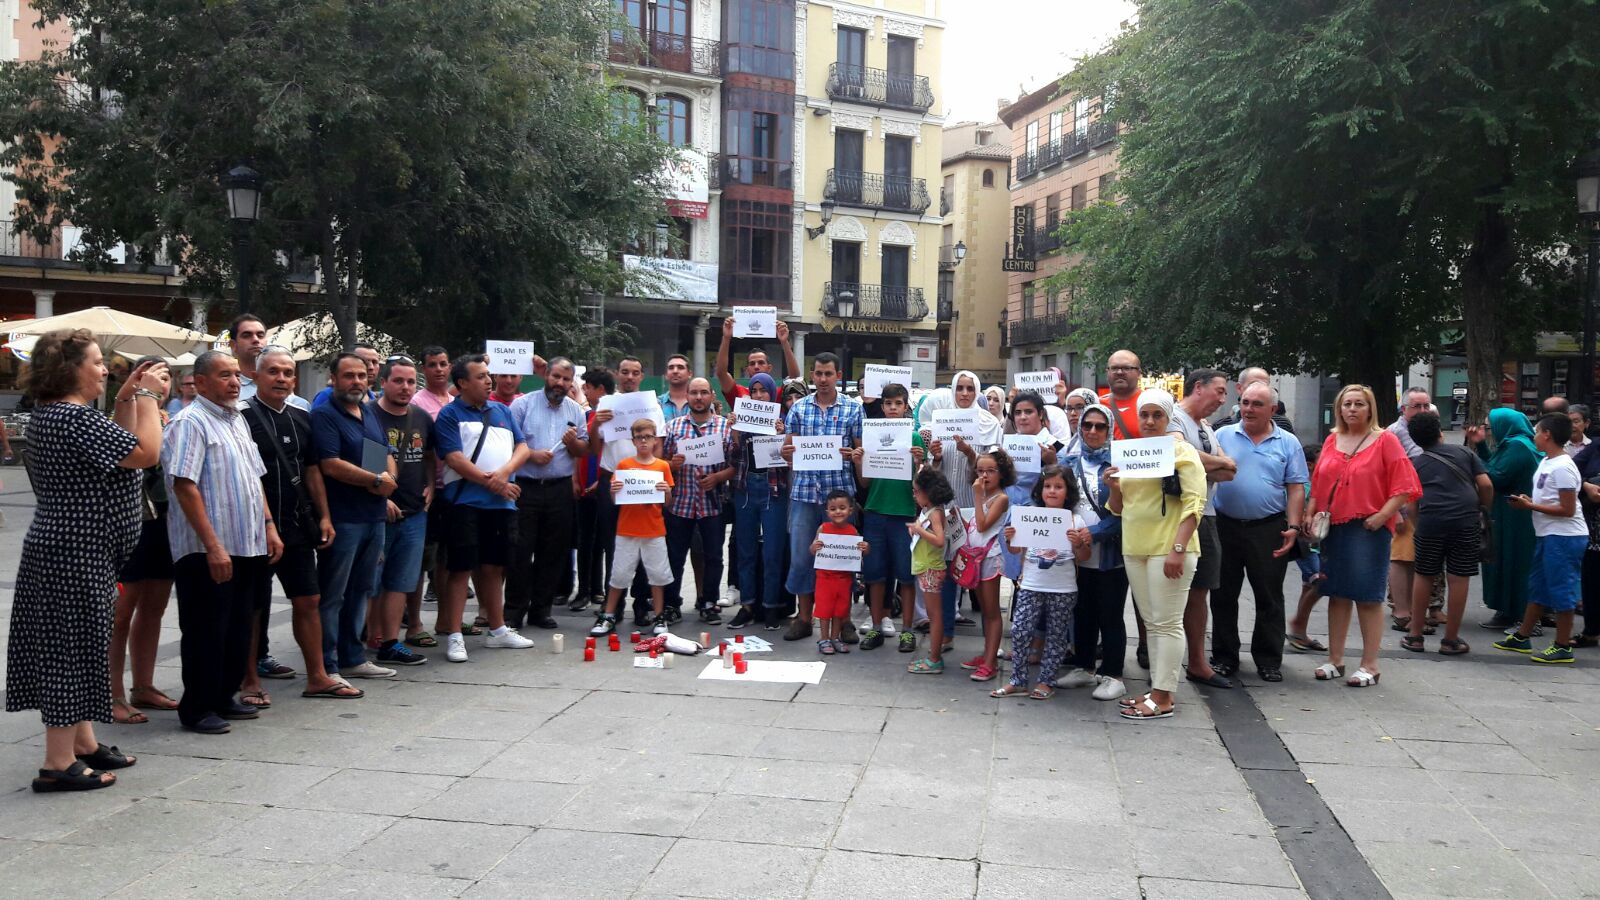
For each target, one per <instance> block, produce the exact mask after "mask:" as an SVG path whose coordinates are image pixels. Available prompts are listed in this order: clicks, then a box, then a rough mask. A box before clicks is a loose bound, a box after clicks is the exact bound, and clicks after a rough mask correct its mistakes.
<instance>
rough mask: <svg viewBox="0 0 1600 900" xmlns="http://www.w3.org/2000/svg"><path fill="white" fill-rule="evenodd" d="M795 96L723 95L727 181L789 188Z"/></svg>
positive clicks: (735, 91) (749, 91)
mask: <svg viewBox="0 0 1600 900" xmlns="http://www.w3.org/2000/svg"><path fill="white" fill-rule="evenodd" d="M793 116H794V95H793V94H787V93H781V92H777V91H762V90H756V89H753V88H729V89H727V90H725V91H724V93H723V120H722V152H723V156H724V164H725V166H726V169H725V171H726V173H727V176H728V180H729V181H730V182H732V183H737V184H751V185H765V186H768V187H777V188H789V187H791V185H792V182H791V162H792V160H793V156H794V140H793V137H792V130H793V127H794V119H793Z"/></svg>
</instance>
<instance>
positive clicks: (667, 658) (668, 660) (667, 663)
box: [661, 650, 678, 669]
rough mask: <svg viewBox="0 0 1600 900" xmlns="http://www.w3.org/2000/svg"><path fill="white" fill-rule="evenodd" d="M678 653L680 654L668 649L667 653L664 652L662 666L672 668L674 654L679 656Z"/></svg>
mask: <svg viewBox="0 0 1600 900" xmlns="http://www.w3.org/2000/svg"><path fill="white" fill-rule="evenodd" d="M677 655H678V654H676V653H673V652H672V651H671V650H668V651H667V652H666V653H664V654H662V656H661V668H663V669H670V668H672V658H673V657H674V656H677Z"/></svg>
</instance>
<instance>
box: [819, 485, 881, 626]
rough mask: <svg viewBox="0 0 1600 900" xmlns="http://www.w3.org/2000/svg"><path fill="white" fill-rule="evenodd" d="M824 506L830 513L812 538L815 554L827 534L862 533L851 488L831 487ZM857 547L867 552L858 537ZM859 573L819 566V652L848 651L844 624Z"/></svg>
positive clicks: (820, 547) (857, 534)
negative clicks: (853, 521)
mask: <svg viewBox="0 0 1600 900" xmlns="http://www.w3.org/2000/svg"><path fill="white" fill-rule="evenodd" d="M823 508H824V509H825V510H826V511H827V513H828V521H826V522H823V523H822V527H820V528H818V529H817V534H818V535H819V537H818V538H817V539H816V540H814V541H812V542H811V555H812V556H816V555H817V553H818V551H820V550H821V549H822V538H821V537H820V535H824V534H844V535H851V536H853V537H859V536H860V535H861V532H859V531H856V527H855V526H854V525H852V524H850V520H851V519H852V518H853V517H854V516H855V514H856V501H855V498H854V497H852V496H850V494H849V492H848V491H831V492H829V494H828V496H827V499H826V500H825V501H824V506H823ZM856 549H858V550H860V551H861V552H862V553H866V552H868V549H869V548H868V547H867V542H866V541H857V542H856ZM855 581H856V574H855V573H854V572H840V571H836V570H832V569H823V568H820V567H819V568H818V569H817V591H816V603H815V613H814V615H815V617H816V622H817V627H818V628H820V629H821V630H822V639H821V640H819V641H817V652H819V653H822V654H824V655H827V656H832V655H833V654H835V653H849V652H850V645H849V644H846V643H845V642H844V641H842V640H840V630H841V626H842V625H843V624H844V622H845V620H846V619H847V618H848V617H849V616H850V592H851V589H852V588H854V586H855Z"/></svg>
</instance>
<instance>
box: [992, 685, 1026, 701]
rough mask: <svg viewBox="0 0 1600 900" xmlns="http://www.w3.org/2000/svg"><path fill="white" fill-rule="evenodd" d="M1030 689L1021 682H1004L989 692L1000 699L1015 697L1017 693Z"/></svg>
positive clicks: (1023, 692) (1024, 692)
mask: <svg viewBox="0 0 1600 900" xmlns="http://www.w3.org/2000/svg"><path fill="white" fill-rule="evenodd" d="M1027 692H1028V689H1027V688H1025V687H1023V686H1022V685H1020V684H1009V683H1008V684H1004V685H1001V686H1000V687H997V688H995V689H994V690H992V691H990V692H989V696H991V697H994V698H995V699H999V698H1001V697H1014V696H1016V695H1017V694H1026V693H1027Z"/></svg>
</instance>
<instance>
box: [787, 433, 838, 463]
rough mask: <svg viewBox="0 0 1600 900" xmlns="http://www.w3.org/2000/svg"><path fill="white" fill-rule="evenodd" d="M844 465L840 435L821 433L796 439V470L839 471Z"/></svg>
mask: <svg viewBox="0 0 1600 900" xmlns="http://www.w3.org/2000/svg"><path fill="white" fill-rule="evenodd" d="M843 465H844V458H843V457H841V456H840V455H839V435H837V434H821V435H816V436H814V437H797V438H795V439H794V470H795V471H796V472H837V471H838V470H839V469H840V468H841V467H842V466H843Z"/></svg>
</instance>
